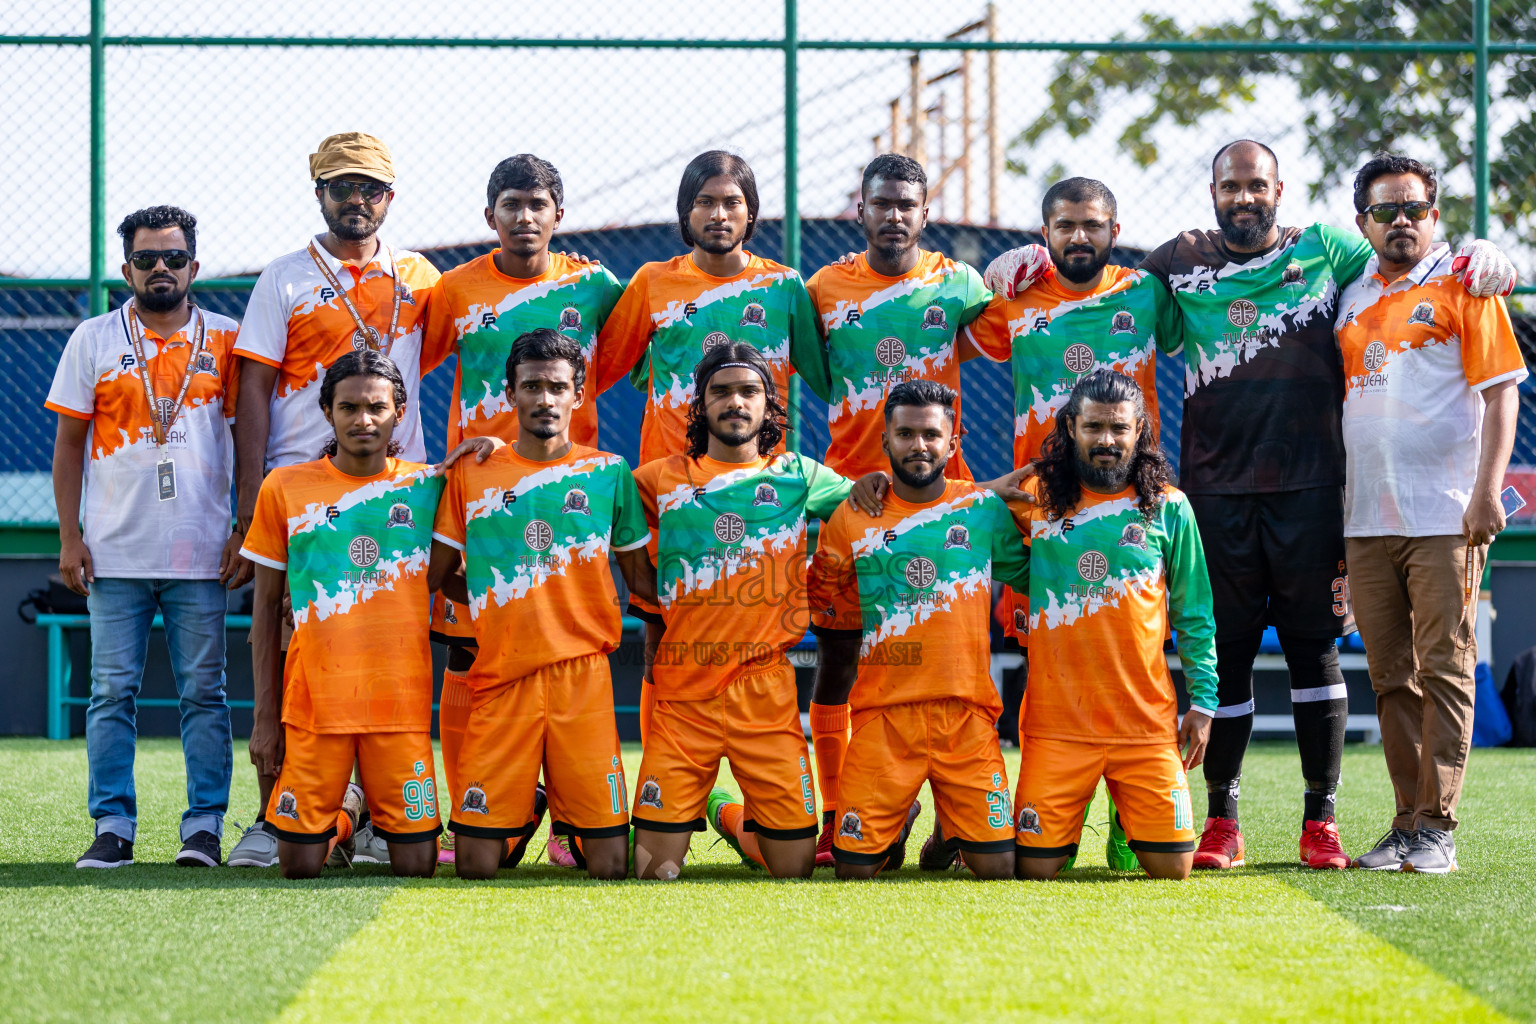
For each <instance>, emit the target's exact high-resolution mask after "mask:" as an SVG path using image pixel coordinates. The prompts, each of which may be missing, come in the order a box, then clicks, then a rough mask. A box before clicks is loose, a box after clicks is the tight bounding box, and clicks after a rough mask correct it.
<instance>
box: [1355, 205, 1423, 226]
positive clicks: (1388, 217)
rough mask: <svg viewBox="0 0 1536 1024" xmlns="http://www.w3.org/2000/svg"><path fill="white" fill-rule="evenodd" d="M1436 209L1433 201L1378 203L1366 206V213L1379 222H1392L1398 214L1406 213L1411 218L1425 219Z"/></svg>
mask: <svg viewBox="0 0 1536 1024" xmlns="http://www.w3.org/2000/svg"><path fill="white" fill-rule="evenodd" d="M1432 209H1434V204H1433V203H1423V202H1414V203H1377V204H1376V205H1374V206H1367V207H1366V208H1365V211H1364V212H1365V215H1366V216H1367V217H1370V218H1371V220H1374V221H1375V222H1376V223H1377V224H1391V223H1392V222H1393V221H1395V220H1397V215H1398V214H1400V213H1401V214H1403V215H1405V216H1406V217H1407V218H1408V219H1409V220H1423V219H1424V218H1425V217H1428V216H1429V211H1430V210H1432Z"/></svg>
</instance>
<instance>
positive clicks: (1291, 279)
mask: <svg viewBox="0 0 1536 1024" xmlns="http://www.w3.org/2000/svg"><path fill="white" fill-rule="evenodd" d="M1280 283H1281V284H1299V285H1301V286H1302V287H1306V284H1307V275H1305V274H1303V273H1302V272H1301V264H1300V263H1287V264H1286V265H1285V270H1284V271H1283V272H1282V273H1281V274H1280Z"/></svg>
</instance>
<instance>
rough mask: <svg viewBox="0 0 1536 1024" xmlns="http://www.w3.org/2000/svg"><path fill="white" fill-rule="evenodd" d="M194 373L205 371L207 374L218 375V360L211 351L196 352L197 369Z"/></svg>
mask: <svg viewBox="0 0 1536 1024" xmlns="http://www.w3.org/2000/svg"><path fill="white" fill-rule="evenodd" d="M193 372H194V373H206V374H208V375H209V376H212V377H217V376H218V375H219V361H218V360H217V359H215V358H214V357H213V353H212V352H199V353H198V354H197V369H196V370H194V371H193Z"/></svg>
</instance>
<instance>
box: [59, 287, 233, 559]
mask: <svg viewBox="0 0 1536 1024" xmlns="http://www.w3.org/2000/svg"><path fill="white" fill-rule="evenodd" d="M131 305H132V300H130V301H129V303H128V305H125V306H123V307H121V308H119V309H116V310H114V311H113V312H111V313H107V314H105V315H103V316H97V317H92V318H91V319H89V320H85V321H83V322H82V323H81V324H80V325H79V326H78V327H76V328H75V331H74V333H73V334H71V335H70V336H69V342H68V343H67V344H66V345H65V346H64V354H63V355H62V356H61V357H60V358H59V365H58V368H57V369H56V370H54V373H53V386H52V387H51V388H49V390H48V400H47V401H46V402H45V403H44V404H45V405H46V406H47V408H49V409H52V410H53V411H54V412H56V413H58V414H59V415H61V416H70V417H73V418H74V419H79V420H87V421H89V422H90V425H91V426H90V429H89V431H88V432H87V433H86V459H85V477H84V491H83V492H82V494H81V500H80V519H81V522H82V524H83V525H84V539H85V546H86V547H87V548H89V549H90V551H91V562H92V565H93V566H94V567H95V571H96V575H97V576H99V577H104V578H125V579H181V580H201V579H217V578H218V576H219V556H220V554H221V552H222V551H223V549H224V543H225V541H227V540H228V539H229V525H230V507H229V487H230V483H231V479H232V474H233V472H234V464H235V445H234V439H233V437H232V436H231V434H230V424H231V423H232V422H233V421H234V418H235V394H236V392H237V391H238V390H239V381H238V374H239V364H240V360H238V359H236V358H235V356H234V354H233V352H232V349H233V347H234V343H235V332H236V330H237V329H238V327H239V325H238V324H236V323H235V322H234V321H233V320H231V319H229V317H226V316H220V315H219V314H217V313H210V312H208V311H206V310H201V309H199V310H194V311H193V313H192V316H191V318H190V319H188V320H187V323H186V326H184V327H183V328H182V329H181V330H179V331H177V332H176V333H175V334H173V335H171V336H170V337H169V338H161V337H159V336H157V335H156V334H155V333H154V332H153V331H151V330H149V329H148V328H143V338H144V357H145V359H146V360H147V361H148V362H149V374H150V383H151V384H152V385H153V387H154V391H155V396H156V398H158V399H162V400H163V399H167V398H168V399H170V400H172V401H174V400H175V398H176V396H177V394H178V393H180V391H181V383H182V381H183V380H184V379H185V375H186V372H187V363H188V361H189V360H191V359H193V358H194V353H193V346H194V345H195V343H196V340H197V326H198V318H199V317H202V319H203V324H204V330H203V347H202V349H201V350H200V351H199V352H197V353H196V354H195V357H196V360H197V362H196V369H195V370H194V371H193V374H192V380H191V383H190V384H189V385H188V387H187V397H186V400H185V401H184V402H183V403H182V407H181V413H180V415H178V416H177V417H176V422H175V423H173V424H172V425H171V429H170V431H169V433H167V434H166V438H165V445H164V446H163V447H162V446H160V445H157V444H155V439H154V431H153V427H152V426H151V423H152V421H151V419H150V410H149V403H148V402H147V401H146V400H145V398H144V384H143V381H142V380H141V379H140V377H139V368H138V357H137V355H136V354H135V353H134V348H133V341H132V336H131V335H130V333H129V329H130V327H129V321H128V311H129V307H130V306H131ZM166 458H169V459H170V460H171V461H172V462H173V463H174V465H175V479H176V497H174V498H172V499H170V500H168V501H161V500H160V490H159V482H158V473H157V470H156V464H157V463H159V462H160V461H161V460H162V459H166Z"/></svg>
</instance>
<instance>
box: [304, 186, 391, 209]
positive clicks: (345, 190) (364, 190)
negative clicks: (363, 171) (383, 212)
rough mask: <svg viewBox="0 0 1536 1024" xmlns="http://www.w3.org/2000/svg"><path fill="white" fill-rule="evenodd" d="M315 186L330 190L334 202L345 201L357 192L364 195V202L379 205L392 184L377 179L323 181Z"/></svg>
mask: <svg viewBox="0 0 1536 1024" xmlns="http://www.w3.org/2000/svg"><path fill="white" fill-rule="evenodd" d="M315 187H316V188H323V189H325V190H326V191H327V192H329V193H330V196H331V202H333V203H344V202H346V201H347V200H348V199H351V198H352V194H353V193H354V192H356V193H358V194H360V195H361V196H362V197H363V202H365V203H367V204H368V205H369V206H377V205H379V203H380V202H381V201H382V200H383V199H384V197H385V196H386V195H387V194H388V193H389V192H390V189H391V187H392V186H390V185H385V184H382V183H381V182H377V181H321V182H316V184H315Z"/></svg>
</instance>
